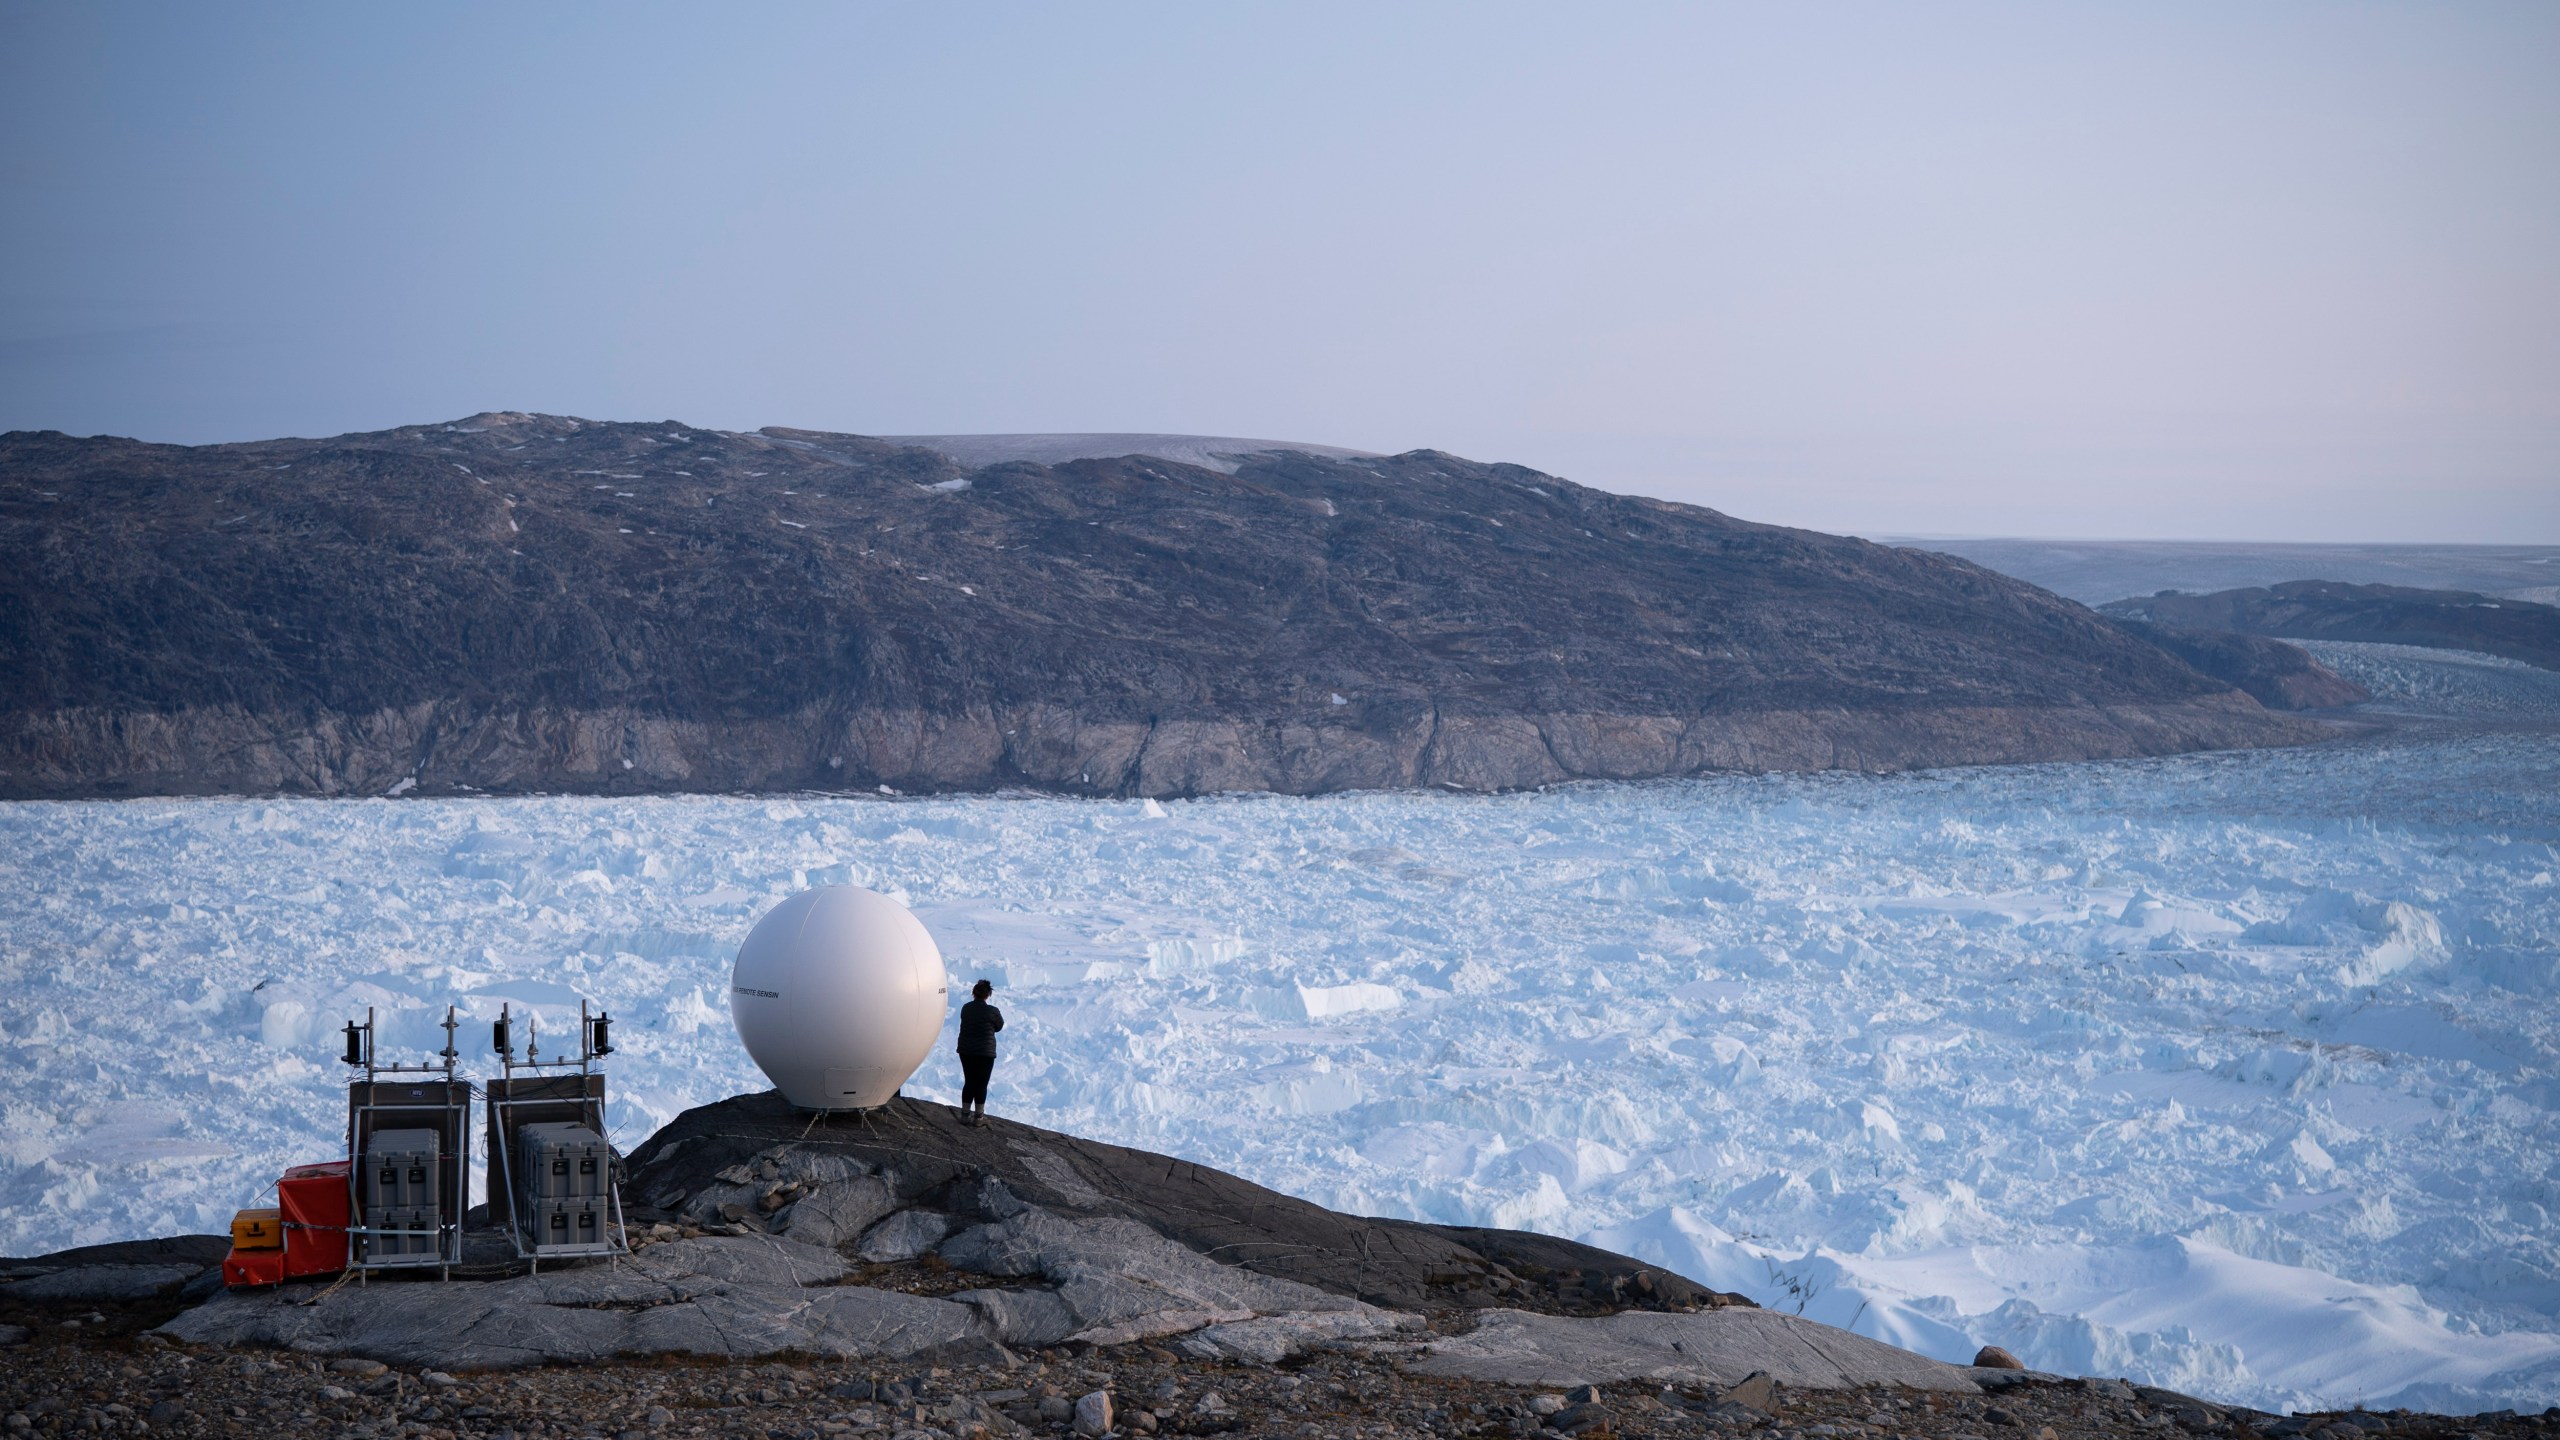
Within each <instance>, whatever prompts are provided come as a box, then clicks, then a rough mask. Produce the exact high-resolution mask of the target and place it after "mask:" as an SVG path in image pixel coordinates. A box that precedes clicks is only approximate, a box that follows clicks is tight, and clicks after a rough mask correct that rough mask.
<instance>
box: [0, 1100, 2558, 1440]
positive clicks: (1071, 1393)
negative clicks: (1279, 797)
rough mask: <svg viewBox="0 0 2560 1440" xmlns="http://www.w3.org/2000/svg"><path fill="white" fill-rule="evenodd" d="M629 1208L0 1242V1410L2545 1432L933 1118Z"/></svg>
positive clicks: (253, 1429) (770, 1143)
mask: <svg viewBox="0 0 2560 1440" xmlns="http://www.w3.org/2000/svg"><path fill="white" fill-rule="evenodd" d="M795 1118H796V1125H797V1129H798V1134H797V1135H791V1134H789V1131H790V1129H791V1128H792V1126H793V1123H794V1121H795ZM777 1135H783V1136H785V1137H786V1138H783V1139H779V1140H777V1139H776V1138H775V1137H776V1136H777ZM631 1189H632V1190H633V1191H634V1192H635V1193H637V1194H639V1195H642V1196H644V1197H645V1198H640V1199H638V1200H637V1201H636V1203H635V1204H634V1206H633V1207H632V1210H631V1230H630V1233H631V1238H632V1241H633V1246H634V1253H633V1254H632V1256H631V1257H630V1258H628V1259H625V1260H622V1261H620V1262H618V1263H611V1264H608V1263H602V1262H583V1263H571V1264H566V1265H562V1264H556V1263H555V1264H554V1265H553V1266H551V1267H549V1268H548V1269H547V1270H545V1271H544V1272H543V1273H541V1274H538V1275H537V1274H530V1273H526V1271H525V1268H524V1267H523V1266H522V1265H520V1264H519V1263H517V1262H515V1261H513V1260H512V1258H511V1256H509V1255H508V1253H507V1252H506V1251H505V1249H504V1247H503V1246H500V1245H497V1244H495V1243H494V1237H493V1236H491V1235H490V1234H488V1233H487V1232H481V1233H479V1234H478V1235H477V1236H476V1237H475V1243H474V1247H473V1249H474V1253H473V1256H472V1258H471V1263H469V1264H466V1265H465V1266H464V1267H462V1269H461V1271H460V1273H459V1274H458V1275H457V1277H456V1278H455V1279H453V1280H451V1281H439V1280H436V1279H433V1278H428V1277H426V1276H425V1275H423V1274H421V1275H418V1276H416V1277H415V1278H412V1277H410V1276H403V1275H399V1274H393V1273H388V1272H386V1273H384V1274H382V1275H380V1276H378V1277H375V1278H373V1279H372V1280H371V1281H370V1282H360V1283H349V1282H348V1281H339V1282H334V1283H323V1282H317V1281H314V1282H304V1283H298V1284H292V1285H286V1286H283V1287H279V1288H277V1289H273V1290H263V1291H242V1292H225V1291H222V1290H221V1288H220V1286H219V1280H218V1272H217V1271H215V1270H212V1269H209V1268H208V1267H209V1266H213V1265H215V1264H217V1263H218V1260H219V1256H220V1253H221V1250H222V1248H223V1246H222V1242H221V1241H219V1240H218V1239H216V1238H215V1237H209V1236H195V1237H180V1238H176V1239H171V1240H162V1241H145V1242H138V1243H132V1244H124V1245H112V1246H100V1247H92V1248H90V1249H88V1250H84V1251H71V1252H64V1253H62V1254H58V1255H52V1256H46V1257H40V1258H37V1259H34V1260H26V1261H10V1262H0V1427H5V1430H6V1431H7V1433H8V1434H10V1435H17V1436H29V1437H33V1436H45V1437H52V1436H62V1435H69V1434H79V1435H92V1434H95V1435H170V1436H185V1437H196V1436H202V1437H208V1440H210V1437H221V1440H234V1437H248V1436H252V1435H266V1434H273V1433H278V1432H291V1433H297V1434H314V1435H326V1436H332V1437H343V1440H394V1437H399V1440H576V1437H588V1436H593V1437H617V1440H660V1437H665V1440H686V1437H697V1436H719V1437H726V1440H755V1437H762V1440H834V1437H866V1440H867V1437H899V1440H951V1437H958V1440H988V1437H1013V1436H1040V1437H1061V1440H1069V1437H1084V1440H1094V1437H1103V1436H1126V1437H1137V1436H1146V1435H1237V1436H1272V1437H1292V1440H1301V1437H1304V1440H1312V1437H1329V1436H1346V1437H1360V1440H1390V1437H1407V1436H1410V1437H1416V1440H1419V1437H1426V1436H1428V1437H1475V1436H1486V1437H1495V1436H1518V1437H1528V1436H1549V1437H1568V1436H1592V1437H1606V1436H1612V1435H1624V1436H1666V1437H1668V1436H1708V1435H1736V1434H1746V1433H1758V1434H1768V1435H1774V1436H1784V1437H1811V1436H1842V1435H1856V1436H1868V1435H1877V1436H1891V1435H1909V1436H1950V1437H1954V1436H1976V1437H1983V1436H2006V1435H2018V1436H2022V1437H2023V1436H2037V1437H2053V1440H2060V1437H2064V1436H2096V1435H2121V1434H2128V1433H2132V1434H2198V1435H2267V1436H2295V1435H2309V1436H2318V1437H2324V1440H2345V1437H2362V1436H2367V1435H2372V1434H2403V1435H2443V1436H2452V1435H2475V1434H2476V1435H2529V1434H2548V1433H2553V1431H2554V1430H2555V1429H2560V1417H2536V1418H2533V1419H2524V1418H2519V1417H2514V1416H2495V1417H2464V1418H2458V1419H2449V1418H2446V1417H2439V1416H2424V1415H2410V1414H2405V1413H2404V1414H2394V1415H2387V1416H2386V1415H2363V1414H2357V1415H2347V1416H2297V1417H2278V1416H2273V1415H2265V1414H2259V1413H2256V1412H2251V1411H2247V1410H2241V1409H2232V1408H2227V1407H2223V1406H2218V1405H2213V1404H2210V1403H2207V1402H2204V1401H2201V1400H2197V1399H2194V1398H2192V1397H2189V1396H2184V1395H2179V1394H2176V1393H2173V1392H2170V1391H2166V1390H2157V1389H2151V1388H2147V1387H2135V1386H2131V1385H2127V1384H2125V1383H2123V1382H2121V1381H2114V1380H2106V1379H2085V1380H2083V1379H2068V1378H2064V1377H2058V1376H2050V1375H2039V1374H2034V1373H2031V1372H2027V1371H2024V1370H2020V1369H2017V1368H2015V1362H2014V1361H2011V1360H2009V1359H2008V1358H2007V1357H2006V1356H2005V1355H2000V1354H1997V1353H1995V1352H1988V1351H1986V1352H1985V1354H1984V1355H1983V1356H1982V1357H1979V1359H1980V1361H1981V1362H1982V1363H1980V1364H1978V1365H1976V1366H1973V1367H1964V1366H1954V1365H1946V1364H1941V1363H1939V1362H1936V1361H1932V1360H1928V1359H1925V1358H1923V1357H1921V1356H1918V1355H1914V1354H1911V1353H1909V1352H1907V1351H1901V1350H1896V1349H1894V1348H1893V1347H1891V1346H1887V1345H1883V1344H1880V1343H1878V1342H1876V1341H1873V1340H1867V1339H1864V1338H1861V1337H1858V1336H1855V1335H1851V1334H1849V1333H1847V1332H1845V1331H1840V1330H1834V1329H1831V1328H1830V1327H1827V1326H1822V1325H1817V1324H1814V1323H1812V1322H1810V1321H1805V1320H1801V1319H1798V1318H1796V1317H1793V1316H1790V1315H1784V1314H1779V1313H1775V1312H1773V1311H1769V1310H1764V1309H1760V1308H1757V1307H1755V1306H1753V1305H1752V1304H1751V1303H1750V1302H1749V1301H1748V1300H1747V1299H1745V1298H1744V1297H1741V1296H1733V1295H1721V1294H1717V1293H1714V1292H1710V1291H1706V1290H1703V1289H1701V1288H1700V1287H1697V1286H1695V1285H1693V1284H1690V1283H1688V1282H1686V1281H1682V1280H1679V1279H1678V1278H1677V1277H1673V1276H1666V1275H1663V1274H1661V1273H1660V1272H1656V1271H1650V1270H1647V1269H1646V1268H1645V1267H1643V1266H1641V1265H1638V1264H1637V1263H1636V1262H1633V1261H1630V1260H1627V1259H1626V1258H1625V1257H1623V1256H1615V1255H1610V1254H1608V1253H1606V1252H1603V1251H1597V1250H1593V1249H1591V1248H1590V1247H1588V1246H1580V1245H1574V1244H1572V1243H1570V1242H1565V1241H1558V1240H1554V1239H1551V1238H1549V1237H1544V1236H1536V1235H1527V1234H1521V1233H1517V1232H1502V1231H1480V1230H1464V1229H1451V1228H1449V1227H1436V1226H1424V1225H1410V1224H1404V1223H1401V1222H1381V1221H1370V1220H1363V1219H1361V1218H1359V1217H1356V1216H1346V1215H1340V1214H1336V1213H1335V1212H1331V1211H1325V1210H1322V1209H1320V1208H1319V1207H1316V1206H1312V1205H1308V1204H1306V1203H1305V1202H1303V1201H1297V1200H1292V1199H1290V1198H1289V1197H1286V1196H1281V1195H1276V1194H1274V1193H1273V1192H1270V1191H1266V1190H1262V1189H1260V1188H1259V1187H1256V1186H1253V1185H1250V1184H1248V1183H1247V1182H1244V1181H1242V1180H1239V1179H1237V1178H1235V1177H1233V1176H1228V1175H1224V1174H1222V1173H1220V1172H1217V1171H1211V1170H1205V1169H1200V1168H1197V1167H1190V1166H1186V1165H1184V1164H1183V1163H1182V1162H1179V1161H1174V1160H1171V1159H1169V1158H1168V1157H1164V1156H1156V1155H1148V1154H1146V1153H1145V1152H1140V1151H1132V1150H1124V1149H1119V1148H1117V1147H1112V1146H1100V1145H1090V1144H1085V1143H1082V1142H1077V1141H1075V1140H1073V1139H1072V1138H1070V1137H1066V1136H1060V1135H1055V1134H1051V1133H1049V1132H1045V1131H1040V1130H1036V1129H1033V1128H1030V1127H1026V1126H1019V1125H1010V1124H1006V1123H1003V1122H996V1123H993V1124H990V1125H987V1126H983V1127H962V1126H960V1125H958V1124H957V1123H956V1122H955V1121H954V1119H953V1117H952V1112H950V1111H949V1110H947V1109H944V1108H943V1107H939V1106H929V1105H918V1104H912V1103H904V1102H902V1103H900V1104H898V1105H895V1106H893V1107H891V1108H890V1109H888V1110H886V1111H884V1112H877V1113H875V1114H873V1115H870V1116H865V1117H828V1118H821V1119H811V1118H810V1117H793V1116H792V1115H791V1114H790V1113H789V1112H788V1111H786V1110H785V1109H783V1107H781V1106H780V1105H779V1103H778V1102H776V1101H775V1100H774V1099H773V1097H771V1096H769V1095H768V1096H746V1097H740V1098H739V1099H737V1100H733V1101H729V1102H724V1103H723V1104H721V1105H716V1106H708V1107H704V1108H703V1109H701V1110H697V1111H693V1112H689V1113H688V1114H687V1115H686V1116H684V1117H682V1118H681V1119H680V1120H679V1121H678V1122H676V1124H674V1125H671V1126H669V1127H668V1128H667V1129H666V1130H665V1131H662V1132H661V1133H660V1134H659V1135H658V1136H656V1137H654V1138H653V1139H652V1141H651V1142H650V1144H649V1145H648V1146H647V1147H645V1148H644V1150H643V1151H642V1152H641V1153H640V1154H639V1155H638V1156H637V1157H635V1164H634V1166H633V1169H632V1181H631ZM1293 1276H1295V1277H1302V1278H1291V1277H1293ZM1388 1302H1398V1303H1408V1304H1411V1305H1412V1306H1413V1307H1414V1308H1411V1309H1401V1310H1400V1309H1390V1308H1387V1304H1388Z"/></svg>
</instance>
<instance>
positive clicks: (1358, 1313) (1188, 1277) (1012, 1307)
mask: <svg viewBox="0 0 2560 1440" xmlns="http://www.w3.org/2000/svg"><path fill="white" fill-rule="evenodd" d="M939 1253H940V1254H941V1256H942V1258H943V1259H944V1260H945V1261H947V1262H949V1263H950V1264H952V1265H953V1266H956V1267H958V1268H960V1269H963V1270H969V1271H974V1272H977V1273H979V1274H984V1275H994V1276H1001V1277H1006V1278H1037V1279H1038V1280H1040V1281H1041V1282H1042V1283H1043V1286H1044V1288H1042V1289H1039V1290H986V1291H969V1292H965V1293H963V1294H960V1295H956V1296H954V1297H952V1298H954V1299H956V1300H962V1301H967V1302H970V1303H973V1304H977V1305H979V1306H981V1307H982V1308H984V1309H985V1310H986V1311H987V1312H988V1314H989V1316H990V1318H991V1319H992V1320H993V1322H994V1324H995V1327H996V1330H997V1332H998V1333H999V1334H1001V1335H1002V1336H1003V1337H1004V1339H1005V1340H1006V1342H1007V1343H1008V1344H1026V1345H1055V1344H1059V1343H1061V1342H1065V1341H1083V1342H1086V1343H1090V1344H1096V1345H1116V1344H1123V1343H1126V1342H1128V1341H1132V1340H1144V1339H1152V1338H1155V1337H1158V1336H1167V1335H1181V1334H1185V1333H1187V1332H1192V1331H1200V1330H1203V1329H1207V1328H1210V1327H1224V1326H1228V1325H1235V1324H1242V1323H1246V1322H1256V1321H1258V1322H1260V1326H1259V1328H1258V1329H1256V1330H1254V1331H1251V1332H1230V1333H1228V1334H1225V1335H1218V1336H1209V1337H1204V1338H1203V1339H1202V1341H1201V1342H1200V1343H1201V1346H1203V1347H1206V1352H1207V1353H1236V1354H1246V1353H1251V1354H1254V1355H1256V1356H1257V1357H1260V1356H1262V1355H1265V1354H1268V1355H1269V1358H1272V1359H1277V1358H1279V1356H1281V1355H1285V1354H1288V1353H1291V1352H1293V1351H1295V1350H1299V1349H1303V1348H1306V1346H1307V1345H1308V1344H1310V1343H1312V1342H1314V1341H1318V1340H1323V1341H1330V1340H1337V1339H1343V1338H1349V1337H1353V1336H1358V1337H1368V1336H1377V1335H1388V1334H1393V1333H1395V1332H1396V1331H1397V1330H1399V1329H1406V1328H1412V1327H1415V1326H1419V1325H1420V1324H1421V1323H1422V1322H1421V1317H1420V1316H1418V1315H1410V1314H1402V1313H1399V1312H1395V1311H1389V1310H1382V1309H1379V1308H1378V1307H1376V1306H1372V1305H1368V1304H1366V1303H1364V1302H1362V1301H1359V1300H1354V1299H1351V1298H1349V1297H1347V1296H1342V1295H1336V1294H1333V1293H1331V1292H1329V1291H1324V1290H1319V1289H1317V1288H1315V1287H1314V1286H1312V1285H1302V1284H1299V1283H1298V1282H1296V1281H1293V1280H1281V1279H1274V1278H1272V1277H1270V1276H1266V1275H1258V1274H1256V1273H1254V1272H1253V1271H1250V1270H1245V1269H1241V1268H1239V1267H1236V1266H1232V1265H1221V1264H1219V1263H1218V1262H1217V1261H1215V1260H1211V1259H1210V1258H1208V1257H1207V1256H1205V1255H1202V1254H1200V1253H1199V1252H1198V1251H1195V1250H1192V1249H1190V1248H1188V1247H1186V1246H1183V1245H1179V1244H1176V1243H1175V1242H1173V1241H1171V1240H1168V1239H1166V1238H1165V1237H1164V1236H1162V1235H1159V1234H1157V1233H1156V1232H1155V1231H1153V1230H1151V1229H1149V1228H1147V1227H1146V1226H1144V1225H1142V1224H1139V1223H1138V1222H1137V1221H1135V1220H1127V1219H1109V1218H1106V1219H1071V1218H1068V1217H1065V1216H1060V1215H1053V1214H1050V1213H1048V1212H1046V1211H1041V1210H1029V1211H1025V1212H1024V1213H1022V1214H1019V1215H1016V1216H1014V1217H1012V1218H1011V1219H1008V1220H1002V1221H997V1222H994V1223H991V1224H984V1225H978V1226H975V1227H972V1228H971V1229H968V1230H965V1231H963V1232H961V1233H960V1234H958V1235H955V1236H953V1237H951V1238H950V1239H949V1240H947V1241H945V1242H943V1245H942V1248H941V1251H940V1252H939ZM1319 1316H1320V1317H1322V1318H1320V1319H1319V1318H1315V1317H1319ZM1272 1352H1276V1353H1272Z"/></svg>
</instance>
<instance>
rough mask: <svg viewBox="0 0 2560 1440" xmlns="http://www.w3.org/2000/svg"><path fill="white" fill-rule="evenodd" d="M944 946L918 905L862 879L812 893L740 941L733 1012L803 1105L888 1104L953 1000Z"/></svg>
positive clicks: (763, 1062) (767, 1066)
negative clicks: (919, 916) (931, 931)
mask: <svg viewBox="0 0 2560 1440" xmlns="http://www.w3.org/2000/svg"><path fill="white" fill-rule="evenodd" d="M950 987H951V982H950V977H949V975H948V973H947V972H946V971H944V969H943V966H942V950H941V948H940V947H939V946H937V945H935V944H934V943H933V936H932V935H931V934H929V933H927V932H926V930H925V928H924V922H923V921H921V920H918V919H917V918H916V917H915V913H914V912H913V911H911V910H909V909H907V907H906V906H904V905H901V904H899V903H898V902H897V901H895V900H892V899H890V898H889V897H888V896H886V895H882V894H879V893H878V892H876V891H871V890H864V889H861V888H860V887H858V886H853V885H825V886H820V887H819V888H817V889H815V890H803V891H801V892H800V893H799V894H797V895H794V896H791V897H790V898H789V899H786V900H784V901H783V902H782V903H781V904H779V905H776V906H774V907H773V908H772V909H771V910H768V911H766V912H765V915H764V918H763V919H761V920H758V921H757V922H756V924H755V928H754V929H752V930H750V931H748V932H747V938H746V940H745V941H744V942H743V943H741V944H740V945H739V946H738V963H737V965H736V967H735V969H733V970H732V971H731V973H730V977H729V1018H730V1020H731V1021H732V1022H733V1023H735V1024H736V1025H737V1027H738V1039H739V1041H740V1042H741V1043H743V1044H744V1045H745V1046H746V1047H747V1055H748V1056H749V1057H750V1058H751V1059H753V1060H754V1061H755V1062H756V1065H757V1067H758V1068H760V1069H762V1070H763V1071H764V1073H765V1074H766V1076H768V1077H769V1078H771V1079H772V1081H773V1083H774V1087H775V1088H776V1089H779V1090H780V1091H781V1092H782V1098H784V1099H785V1100H788V1101H790V1102H791V1103H792V1104H793V1105H796V1106H798V1107H799V1108H801V1109H803V1110H868V1109H871V1108H872V1107H873V1106H876V1105H885V1104H887V1103H888V1102H889V1099H890V1097H891V1096H893V1095H896V1094H897V1093H898V1087H899V1086H901V1085H904V1084H905V1083H907V1077H908V1076H910V1075H912V1074H914V1073H915V1071H916V1067H917V1066H919V1065H921V1064H923V1063H924V1057H925V1056H926V1055H928V1054H930V1053H931V1052H932V1050H933V1042H934V1037H936V1036H938V1035H940V1034H941V1033H942V1021H943V1016H944V1014H945V1013H946V1012H947V1011H948V1009H949V1007H950Z"/></svg>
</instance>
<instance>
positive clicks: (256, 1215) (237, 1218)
mask: <svg viewBox="0 0 2560 1440" xmlns="http://www.w3.org/2000/svg"><path fill="white" fill-rule="evenodd" d="M231 1248H232V1249H234V1250H281V1249H283V1248H284V1215H283V1212H281V1211H278V1210H273V1209H267V1210H242V1211H240V1212H238V1213H236V1214H234V1215H233V1216H232V1217H231Z"/></svg>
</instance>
